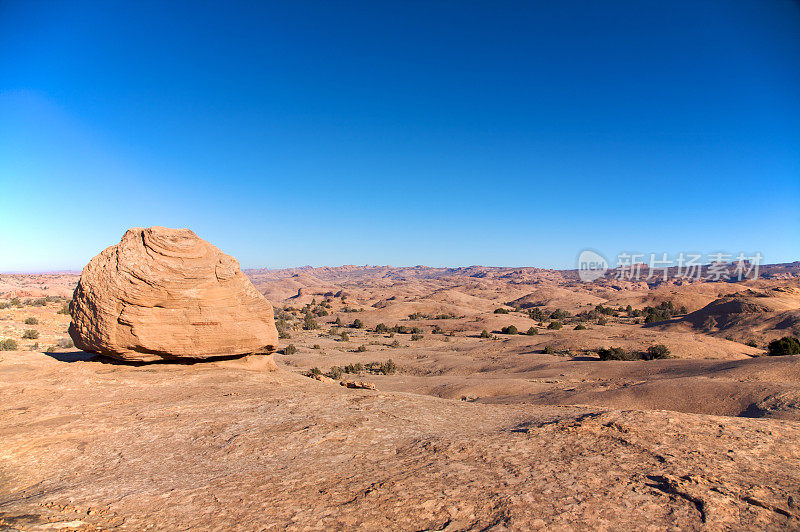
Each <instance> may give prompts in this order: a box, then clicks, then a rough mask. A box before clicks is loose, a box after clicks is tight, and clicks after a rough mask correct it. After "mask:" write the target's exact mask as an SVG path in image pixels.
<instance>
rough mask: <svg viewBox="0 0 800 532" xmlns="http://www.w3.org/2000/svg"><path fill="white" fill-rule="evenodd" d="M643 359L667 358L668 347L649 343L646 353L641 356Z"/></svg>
mask: <svg viewBox="0 0 800 532" xmlns="http://www.w3.org/2000/svg"><path fill="white" fill-rule="evenodd" d="M643 358H644V359H645V360H656V359H661V358H669V347H667V346H665V345H664V344H656V345H651V346H650V347H648V348H647V353H646V354H645V355H644V356H643Z"/></svg>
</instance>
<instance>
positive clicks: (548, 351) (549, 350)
mask: <svg viewBox="0 0 800 532" xmlns="http://www.w3.org/2000/svg"><path fill="white" fill-rule="evenodd" d="M555 353H556V350H555V349H553V346H550V345H546V346H544V354H545V355H554V354H555Z"/></svg>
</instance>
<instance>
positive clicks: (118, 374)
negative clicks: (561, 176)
mask: <svg viewBox="0 0 800 532" xmlns="http://www.w3.org/2000/svg"><path fill="white" fill-rule="evenodd" d="M70 355H71V356H73V355H74V356H73V358H65V357H64V359H65V360H74V361H73V362H69V363H67V362H61V361H59V360H56V359H54V358H51V357H49V356H46V355H44V354H41V353H35V352H31V351H25V352H8V351H4V352H2V354H1V355H0V358H1V359H0V398H1V399H2V401H0V441H2V446H0V530H4V529H6V528H9V529H11V530H76V529H78V530H82V531H83V530H85V531H87V532H88V531H97V530H128V531H132V530H241V531H250V530H448V531H456V530H492V531H499V530H654V531H655V530H659V531H660V530H713V531H717V530H798V529H800V507H799V506H798V502H797V501H798V498H800V497H798V485H800V467H798V463H800V424H798V423H797V422H792V421H779V420H772V419H743V418H731V417H718V416H707V415H698V414H684V413H680V412H664V411H660V412H655V411H654V412H642V411H632V410H628V411H621V410H610V409H606V408H602V407H554V406H536V405H490V404H480V403H470V402H464V401H447V400H442V399H436V398H433V397H426V396H421V395H414V394H410V393H387V392H384V391H379V392H374V391H369V390H353V389H348V388H345V387H344V386H331V385H326V384H323V383H320V382H317V381H315V380H312V379H308V378H306V377H302V376H300V375H297V374H294V373H292V372H290V371H287V370H286V369H289V368H281V369H280V370H279V371H273V372H263V371H250V370H249V367H248V366H246V365H242V362H241V361H239V360H237V361H225V362H222V363H220V362H211V363H208V364H194V365H188V364H165V365H164V366H163V367H159V369H158V371H153V369H152V368H148V367H137V366H131V365H123V364H118V365H112V364H103V363H100V362H99V361H95V360H86V361H80V360H78V359H77V358H78V357H77V354H72V353H70ZM56 356H59V355H56ZM85 358H86V359H89V357H88V356H85ZM254 358H256V359H263V358H264V357H254ZM281 358H282V357H281ZM223 364H224V365H225V366H224V367H223ZM237 364H238V365H241V367H235V366H236V365H237Z"/></svg>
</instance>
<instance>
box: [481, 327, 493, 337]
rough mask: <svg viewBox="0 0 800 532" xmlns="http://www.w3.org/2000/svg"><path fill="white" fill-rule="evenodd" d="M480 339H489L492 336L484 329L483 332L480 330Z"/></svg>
mask: <svg viewBox="0 0 800 532" xmlns="http://www.w3.org/2000/svg"><path fill="white" fill-rule="evenodd" d="M480 337H481V338H491V337H492V335H491V334H489V331H487V330H486V329H484V330H482V331H481V336H480Z"/></svg>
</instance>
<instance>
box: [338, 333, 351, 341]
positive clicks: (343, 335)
mask: <svg viewBox="0 0 800 532" xmlns="http://www.w3.org/2000/svg"><path fill="white" fill-rule="evenodd" d="M339 336H340V338H341V339H342V342H349V341H350V336H349V335H348V334H347V333H346V332H344V331H342V334H341V335H339Z"/></svg>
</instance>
